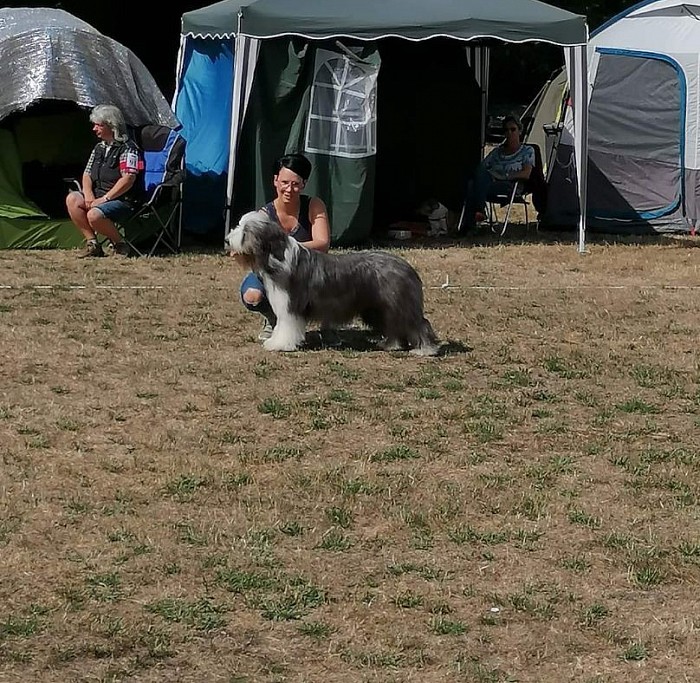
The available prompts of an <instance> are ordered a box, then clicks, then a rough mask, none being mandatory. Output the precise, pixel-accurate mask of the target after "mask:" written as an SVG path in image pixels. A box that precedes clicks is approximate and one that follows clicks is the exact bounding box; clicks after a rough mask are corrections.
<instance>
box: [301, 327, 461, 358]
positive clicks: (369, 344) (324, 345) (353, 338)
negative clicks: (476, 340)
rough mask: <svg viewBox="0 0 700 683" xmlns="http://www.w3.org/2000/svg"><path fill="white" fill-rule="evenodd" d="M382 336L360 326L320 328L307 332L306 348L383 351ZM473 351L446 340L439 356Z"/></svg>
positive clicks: (314, 349)
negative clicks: (381, 345)
mask: <svg viewBox="0 0 700 683" xmlns="http://www.w3.org/2000/svg"><path fill="white" fill-rule="evenodd" d="M380 341H381V337H379V336H377V334H375V333H374V332H372V331H371V330H368V329H364V328H359V327H344V328H339V329H335V330H332V331H330V332H329V331H324V332H323V333H321V332H320V331H318V330H313V331H309V332H307V333H306V339H305V341H304V349H305V350H307V351H322V350H328V349H334V350H337V351H364V352H367V351H381V352H382V353H387V352H385V351H383V350H382V349H380V348H379V342H380ZM470 351H472V348H471V347H470V346H467V345H466V344H463V343H462V342H459V341H452V340H448V341H444V342H441V343H440V348H439V351H438V354H437V356H438V357H444V356H452V355H455V354H457V353H469V352H470ZM389 353H392V354H393V353H399V354H405V353H408V352H407V351H391V352H389Z"/></svg>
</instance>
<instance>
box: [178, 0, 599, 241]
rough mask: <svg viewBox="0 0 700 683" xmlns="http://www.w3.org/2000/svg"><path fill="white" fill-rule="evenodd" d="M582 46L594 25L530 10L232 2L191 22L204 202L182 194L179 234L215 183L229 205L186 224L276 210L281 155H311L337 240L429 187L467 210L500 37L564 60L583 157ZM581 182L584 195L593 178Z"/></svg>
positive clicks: (192, 97)
mask: <svg viewBox="0 0 700 683" xmlns="http://www.w3.org/2000/svg"><path fill="white" fill-rule="evenodd" d="M587 38H588V30H587V26H586V20H585V17H582V16H579V15H576V14H572V13H570V12H566V11H564V10H561V9H557V8H554V7H551V6H550V5H546V4H545V3H542V2H537V1H536V0H500V1H499V2H495V1H494V2H483V1H481V0H461V1H459V2H456V1H455V0H436V2H432V3H426V2H418V1H417V0H383V1H382V2H376V0H354V1H353V2H347V1H345V0H249V1H248V2H241V1H240V0H223V2H218V3H216V4H214V5H210V6H208V7H204V8H202V9H199V10H194V11H192V12H187V13H185V14H184V15H183V17H182V30H181V42H180V52H179V56H178V72H177V83H176V94H175V102H174V108H175V112H176V114H177V116H178V119H179V120H180V121H181V123H182V124H183V134H184V136H185V137H186V139H187V142H188V160H187V171H188V176H187V177H188V181H187V182H189V183H199V188H200V191H197V192H191V191H189V190H188V185H187V184H186V185H185V195H184V197H185V218H184V219H183V220H184V225H185V228H186V229H190V227H191V224H190V226H188V206H187V205H188V197H189V201H193V200H194V201H196V200H197V198H198V197H204V196H206V192H205V188H206V185H207V183H208V182H209V183H212V184H214V185H216V184H217V183H218V188H219V190H218V191H219V192H220V196H216V195H214V196H210V197H208V199H207V201H206V205H205V204H204V203H202V204H200V205H198V206H197V210H191V211H190V212H189V220H190V221H191V220H195V219H197V218H199V219H201V218H202V216H204V215H205V211H206V209H207V208H209V210H210V211H212V212H213V214H212V219H213V220H214V221H216V220H217V219H218V217H219V216H220V215H225V220H224V232H225V231H227V230H228V229H229V227H230V225H231V221H232V218H235V217H236V216H237V215H238V214H239V213H241V212H242V211H244V210H248V209H250V208H254V207H255V206H259V205H261V204H262V203H264V201H266V200H268V199H269V198H270V189H271V188H270V180H271V167H272V162H273V160H274V158H275V157H277V156H279V155H280V154H281V153H283V152H284V151H303V152H305V153H306V154H307V155H308V156H309V157H310V158H311V159H312V162H313V164H314V172H313V174H312V176H311V178H310V181H309V184H308V188H307V191H308V192H310V193H314V194H318V195H320V196H322V197H323V198H324V199H325V200H326V203H327V204H328V206H329V210H330V212H331V225H332V230H333V235H332V237H333V242H334V243H335V244H354V243H358V242H361V241H362V240H363V239H365V238H366V237H368V236H369V234H370V231H371V229H372V227H373V223H375V222H376V220H377V218H376V217H377V215H379V213H380V212H381V210H383V209H385V208H387V207H388V208H387V213H386V215H387V217H390V216H391V212H392V211H393V212H394V213H395V215H396V213H398V212H399V211H401V210H404V211H405V210H406V208H407V204H406V202H416V203H417V202H418V201H420V200H421V199H423V198H425V194H426V193H428V192H430V191H431V190H432V191H433V194H434V193H436V191H437V192H439V191H441V190H442V191H444V192H446V193H448V194H450V195H451V196H454V198H455V199H457V197H458V195H459V194H460V193H461V192H462V182H463V177H464V171H465V169H466V168H467V167H469V166H470V165H472V166H473V165H475V164H476V163H477V161H478V158H479V156H478V155H479V153H480V145H481V144H483V130H484V119H485V114H486V97H487V92H488V61H489V60H488V55H489V46H490V45H493V44H494V43H495V42H499V41H505V42H510V43H523V42H531V41H540V42H548V43H553V44H556V45H561V46H562V47H564V48H565V49H566V51H567V54H568V63H569V66H570V71H571V74H572V82H573V83H574V84H575V85H576V87H575V90H574V100H575V102H576V103H577V106H576V124H577V125H576V130H577V131H578V132H577V138H576V139H577V146H578V148H579V149H580V150H582V151H583V152H584V153H585V144H586V139H585V129H586V127H585V118H586V99H585V97H581V96H580V95H581V94H583V93H584V92H585V90H584V87H585V82H586V52H585V45H586V42H587ZM383 74H385V76H386V77H385V78H384V79H383V76H382V75H383ZM578 182H579V184H580V192H581V193H582V194H584V195H585V183H586V178H585V169H582V171H581V173H579V175H578ZM421 195H423V196H421ZM459 199H461V196H460V197H459ZM402 202H403V203H402ZM415 205H416V204H414V206H415ZM190 208H191V209H192V206H190ZM224 208H225V209H226V211H225V213H224ZM582 225H583V222H582ZM208 227H209V226H202V229H203V230H206V229H207V228H208Z"/></svg>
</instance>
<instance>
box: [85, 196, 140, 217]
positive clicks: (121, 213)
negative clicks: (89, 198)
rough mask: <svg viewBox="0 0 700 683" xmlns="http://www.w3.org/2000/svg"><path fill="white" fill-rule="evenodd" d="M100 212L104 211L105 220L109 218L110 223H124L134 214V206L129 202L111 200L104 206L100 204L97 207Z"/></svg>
mask: <svg viewBox="0 0 700 683" xmlns="http://www.w3.org/2000/svg"><path fill="white" fill-rule="evenodd" d="M95 208H96V209H98V210H99V211H102V215H103V216H104V217H105V218H109V220H110V221H117V222H118V221H123V220H125V219H127V218H128V217H129V216H131V214H132V213H134V206H133V205H132V204H129V203H128V202H124V201H122V200H121V199H110V200H109V201H108V202H105V203H104V204H100V205H99V206H96V207H95Z"/></svg>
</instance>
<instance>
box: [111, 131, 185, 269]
mask: <svg viewBox="0 0 700 683" xmlns="http://www.w3.org/2000/svg"><path fill="white" fill-rule="evenodd" d="M134 141H135V142H136V144H137V145H138V146H139V147H140V148H141V150H142V151H143V156H144V173H143V180H144V187H145V200H144V202H143V203H142V204H141V205H140V206H139V207H138V208H137V209H136V210H135V211H134V213H133V214H131V216H129V218H127V219H126V220H125V221H122V222H121V223H120V224H119V225H118V227H119V229H120V231H121V232H122V234H123V235H124V238H125V239H126V240H127V241H128V242H129V245H130V246H131V248H132V249H133V250H134V251H135V252H136V253H137V254H139V255H140V256H143V255H144V254H143V252H141V251H140V250H139V249H137V248H136V247H135V246H134V244H133V239H132V238H131V237H130V234H131V233H134V232H135V230H134V226H136V225H137V224H142V223H144V222H147V223H150V222H151V221H155V222H156V233H155V241H154V243H153V245H152V246H151V248H150V250H149V251H148V253H147V255H148V256H153V254H154V253H155V252H156V250H157V249H158V247H159V246H160V245H163V246H165V247H166V248H167V249H169V250H170V251H171V252H172V253H173V254H175V253H177V252H178V251H179V250H180V245H181V242H182V229H181V222H180V215H181V208H182V182H183V179H184V175H185V163H184V162H185V139H184V138H183V137H182V136H181V135H180V133H179V132H178V131H176V130H173V129H172V128H168V127H167V126H160V125H156V124H149V125H145V126H141V127H140V128H137V129H136V130H135V131H134Z"/></svg>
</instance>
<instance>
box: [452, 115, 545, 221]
mask: <svg viewBox="0 0 700 683" xmlns="http://www.w3.org/2000/svg"><path fill="white" fill-rule="evenodd" d="M522 131H523V125H522V123H521V122H520V119H519V118H518V117H517V116H515V115H514V114H509V115H508V116H506V117H505V119H503V132H504V133H505V139H504V140H503V142H502V143H501V144H500V145H498V147H495V148H494V149H492V150H491V152H489V154H487V155H486V157H485V158H484V160H483V161H482V162H481V163H480V164H479V166H478V167H477V169H476V174H475V176H474V178H473V179H472V180H471V181H470V182H469V183H468V184H467V198H466V207H465V227H466V228H467V229H469V228H474V227H475V226H476V223H479V222H481V221H483V220H484V218H485V210H486V200H487V198H488V197H489V196H490V195H493V194H510V193H511V192H512V191H513V184H514V183H516V182H518V181H527V180H528V179H529V178H530V174H531V173H532V169H533V168H534V166H535V150H534V148H533V147H532V146H530V145H525V144H523V143H522V142H521V141H520V136H521V134H522Z"/></svg>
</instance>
